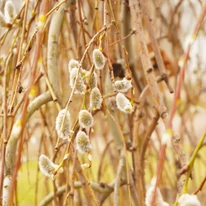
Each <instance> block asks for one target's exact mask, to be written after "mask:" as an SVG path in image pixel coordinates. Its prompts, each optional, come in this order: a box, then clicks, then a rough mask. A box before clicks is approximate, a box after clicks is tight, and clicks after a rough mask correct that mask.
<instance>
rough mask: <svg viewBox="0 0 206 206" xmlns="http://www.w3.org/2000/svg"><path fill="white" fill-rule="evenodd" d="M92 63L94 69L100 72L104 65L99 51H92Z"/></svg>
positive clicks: (103, 58)
mask: <svg viewBox="0 0 206 206" xmlns="http://www.w3.org/2000/svg"><path fill="white" fill-rule="evenodd" d="M93 62H94V66H95V68H96V69H98V70H101V69H103V68H104V65H105V57H104V55H103V54H102V52H101V51H100V50H99V49H94V51H93Z"/></svg>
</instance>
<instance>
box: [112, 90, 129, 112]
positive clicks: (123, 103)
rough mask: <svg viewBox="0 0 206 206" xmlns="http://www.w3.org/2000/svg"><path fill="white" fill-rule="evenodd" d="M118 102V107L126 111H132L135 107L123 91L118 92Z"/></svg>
mask: <svg viewBox="0 0 206 206" xmlns="http://www.w3.org/2000/svg"><path fill="white" fill-rule="evenodd" d="M116 103H117V108H118V109H119V110H120V111H122V112H124V113H132V112H133V107H132V105H131V103H130V101H129V100H128V99H127V98H126V97H125V96H124V94H122V93H118V94H117V96H116Z"/></svg>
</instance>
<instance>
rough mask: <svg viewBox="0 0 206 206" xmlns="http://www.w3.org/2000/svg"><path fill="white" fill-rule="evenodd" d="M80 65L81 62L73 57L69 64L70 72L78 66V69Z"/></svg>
mask: <svg viewBox="0 0 206 206" xmlns="http://www.w3.org/2000/svg"><path fill="white" fill-rule="evenodd" d="M78 67H79V62H78V61H76V60H74V59H71V60H70V61H69V64H68V69H69V72H71V70H72V69H74V68H77V69H78Z"/></svg>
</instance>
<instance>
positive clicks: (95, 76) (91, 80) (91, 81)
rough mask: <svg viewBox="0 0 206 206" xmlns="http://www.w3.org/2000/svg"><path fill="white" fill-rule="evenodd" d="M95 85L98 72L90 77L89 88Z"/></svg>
mask: <svg viewBox="0 0 206 206" xmlns="http://www.w3.org/2000/svg"><path fill="white" fill-rule="evenodd" d="M95 87H97V74H96V72H93V73H92V74H91V76H90V78H89V88H90V89H93V88H95Z"/></svg>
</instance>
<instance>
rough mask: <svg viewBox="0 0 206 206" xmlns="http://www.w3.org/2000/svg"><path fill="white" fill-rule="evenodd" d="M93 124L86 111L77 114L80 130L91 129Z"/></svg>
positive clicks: (90, 116)
mask: <svg viewBox="0 0 206 206" xmlns="http://www.w3.org/2000/svg"><path fill="white" fill-rule="evenodd" d="M93 123H94V119H93V117H92V115H91V113H89V112H88V111H87V110H81V111H80V112H79V125H80V126H81V127H82V128H89V127H92V126H93Z"/></svg>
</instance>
